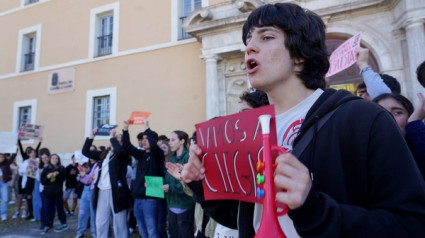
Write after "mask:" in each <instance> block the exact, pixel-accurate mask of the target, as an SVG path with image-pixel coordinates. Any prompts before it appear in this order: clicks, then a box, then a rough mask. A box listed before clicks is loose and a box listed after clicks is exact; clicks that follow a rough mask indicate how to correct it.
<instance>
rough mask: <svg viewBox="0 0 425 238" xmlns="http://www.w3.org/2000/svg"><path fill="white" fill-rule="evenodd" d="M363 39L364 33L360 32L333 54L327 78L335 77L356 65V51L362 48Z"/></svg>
mask: <svg viewBox="0 0 425 238" xmlns="http://www.w3.org/2000/svg"><path fill="white" fill-rule="evenodd" d="M361 37H362V33H361V32H360V33H358V34H357V35H355V36H353V37H351V38H350V39H348V40H346V41H345V42H344V43H342V44H341V45H340V46H339V47H338V48H336V50H334V52H332V54H331V56H330V58H329V63H330V67H329V71H328V72H327V73H326V77H330V76H332V75H335V74H337V73H339V72H341V71H343V70H344V69H346V68H348V67H350V66H351V65H353V64H354V63H356V61H357V57H356V49H357V48H358V47H359V46H360V39H361Z"/></svg>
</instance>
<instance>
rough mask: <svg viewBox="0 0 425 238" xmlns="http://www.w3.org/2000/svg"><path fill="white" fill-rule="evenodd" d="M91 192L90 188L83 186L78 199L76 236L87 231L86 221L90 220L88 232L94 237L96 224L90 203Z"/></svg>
mask: <svg viewBox="0 0 425 238" xmlns="http://www.w3.org/2000/svg"><path fill="white" fill-rule="evenodd" d="M91 194H92V191H91V189H90V186H87V185H86V186H84V189H83V193H82V194H81V199H80V211H79V212H78V228H77V234H84V232H85V231H86V230H87V225H88V221H89V219H90V230H91V233H92V234H93V235H96V224H95V219H94V209H93V203H92V201H91Z"/></svg>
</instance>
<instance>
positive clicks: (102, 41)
mask: <svg viewBox="0 0 425 238" xmlns="http://www.w3.org/2000/svg"><path fill="white" fill-rule="evenodd" d="M97 43H98V46H97V56H102V55H109V54H111V53H112V34H109V35H103V36H99V37H97Z"/></svg>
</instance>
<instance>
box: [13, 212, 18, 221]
mask: <svg viewBox="0 0 425 238" xmlns="http://www.w3.org/2000/svg"><path fill="white" fill-rule="evenodd" d="M18 217H19V211H16V212H15V214H13V216H12V218H13V219H16V218H18Z"/></svg>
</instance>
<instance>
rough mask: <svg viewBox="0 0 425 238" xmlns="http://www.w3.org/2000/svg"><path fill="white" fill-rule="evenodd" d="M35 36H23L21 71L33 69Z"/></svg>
mask: <svg viewBox="0 0 425 238" xmlns="http://www.w3.org/2000/svg"><path fill="white" fill-rule="evenodd" d="M35 41H36V39H35V36H34V34H31V35H26V36H24V68H23V71H28V70H33V69H34V56H35Z"/></svg>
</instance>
